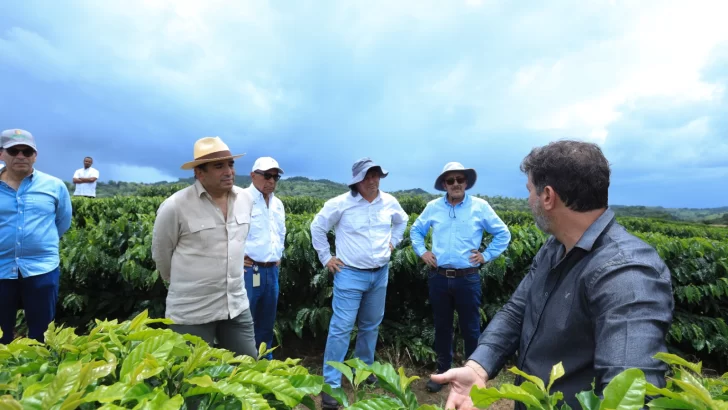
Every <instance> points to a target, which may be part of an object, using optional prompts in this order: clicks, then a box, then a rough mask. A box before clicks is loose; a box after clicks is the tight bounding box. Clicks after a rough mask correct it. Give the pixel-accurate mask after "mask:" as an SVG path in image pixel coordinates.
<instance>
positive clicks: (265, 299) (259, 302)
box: [245, 266, 279, 360]
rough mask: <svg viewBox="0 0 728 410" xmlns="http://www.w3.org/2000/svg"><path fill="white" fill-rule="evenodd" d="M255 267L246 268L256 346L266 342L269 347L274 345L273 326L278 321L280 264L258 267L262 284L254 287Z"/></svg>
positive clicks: (271, 356)
mask: <svg viewBox="0 0 728 410" xmlns="http://www.w3.org/2000/svg"><path fill="white" fill-rule="evenodd" d="M254 273H255V272H254V271H253V268H252V267H250V268H245V291H246V292H247V293H248V300H249V301H250V313H251V314H252V315H253V324H254V329H255V348H256V349H259V348H260V344H261V343H262V342H265V345H266V346H267V348H268V349H270V348H271V347H273V326H274V325H275V322H276V310H277V309H278V291H279V288H278V266H271V267H269V268H263V267H258V274H259V275H260V286H256V287H253V274H254ZM265 358H266V359H268V360H272V359H273V354H272V353H268V355H267V356H265Z"/></svg>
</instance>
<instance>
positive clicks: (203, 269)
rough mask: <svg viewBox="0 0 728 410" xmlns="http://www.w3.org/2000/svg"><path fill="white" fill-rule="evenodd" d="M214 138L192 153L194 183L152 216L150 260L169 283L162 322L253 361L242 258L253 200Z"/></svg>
mask: <svg viewBox="0 0 728 410" xmlns="http://www.w3.org/2000/svg"><path fill="white" fill-rule="evenodd" d="M241 156H243V154H241V155H233V154H232V153H231V152H230V149H229V148H228V146H227V145H226V144H225V143H224V142H223V141H222V140H221V139H220V138H219V137H204V138H201V139H199V140H197V142H195V146H194V157H193V158H194V159H193V160H192V161H190V162H186V163H185V164H183V165H182V169H194V172H195V183H194V184H193V185H191V186H189V187H187V188H184V189H182V190H180V191H178V192H176V193H174V194H173V195H172V196H170V197H169V198H167V199H166V200H165V201H164V202H163V203H162V204H161V205H160V206H159V210H158V211H157V219H156V220H155V221H154V232H153V236H152V258H153V259H154V261H155V262H156V264H157V270H158V271H159V274H160V275H161V276H162V279H164V280H166V281H169V291H168V292H167V309H166V317H168V318H170V319H172V320H174V322H175V324H174V325H172V326H171V328H172V330H174V331H176V332H179V333H189V334H193V335H196V336H199V337H201V338H202V339H204V340H205V341H206V342H207V343H209V344H210V345H212V343H213V342H214V340H215V339H217V341H218V343H219V345H220V347H222V348H225V349H228V350H230V351H232V352H234V353H235V354H238V355H247V356H251V357H253V358H257V350H256V348H255V335H254V333H253V318H252V316H251V314H250V308H249V302H248V297H247V295H246V292H245V284H244V283H243V276H242V274H241V272H242V271H243V251H244V249H245V240H246V238H247V236H248V230H249V227H250V214H251V210H252V209H253V199H252V197H251V196H250V194H249V193H248V192H246V191H245V190H244V189H242V188H240V187H237V186H235V159H236V158H239V157H241Z"/></svg>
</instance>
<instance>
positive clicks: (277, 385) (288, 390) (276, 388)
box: [232, 370, 303, 407]
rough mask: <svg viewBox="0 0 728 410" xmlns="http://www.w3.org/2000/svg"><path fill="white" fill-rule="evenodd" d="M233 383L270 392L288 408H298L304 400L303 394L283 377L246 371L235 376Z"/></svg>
mask: <svg viewBox="0 0 728 410" xmlns="http://www.w3.org/2000/svg"><path fill="white" fill-rule="evenodd" d="M232 381H234V382H237V383H241V384H243V385H245V384H248V385H253V386H256V387H259V388H261V389H263V390H264V391H269V392H271V393H273V395H274V396H275V397H276V399H278V400H280V401H282V402H283V403H284V404H285V405H286V406H288V407H296V405H297V404H298V403H300V402H301V399H302V398H303V394H302V393H301V392H299V391H298V390H296V389H295V388H294V387H293V386H292V385H291V382H289V381H288V379H286V378H283V377H277V376H273V375H269V374H265V373H258V372H256V371H253V370H246V371H243V372H240V373H238V374H236V375H235V376H233V377H232Z"/></svg>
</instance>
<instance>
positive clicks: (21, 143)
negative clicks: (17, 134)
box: [0, 141, 38, 152]
mask: <svg viewBox="0 0 728 410" xmlns="http://www.w3.org/2000/svg"><path fill="white" fill-rule="evenodd" d="M16 145H25V146H26V147H30V148H33V150H34V151H35V152H38V148H36V147H35V145H32V144H28V141H13V142H10V143H8V144H5V146H3V147H0V148H2V149H8V148H12V147H14V146H16Z"/></svg>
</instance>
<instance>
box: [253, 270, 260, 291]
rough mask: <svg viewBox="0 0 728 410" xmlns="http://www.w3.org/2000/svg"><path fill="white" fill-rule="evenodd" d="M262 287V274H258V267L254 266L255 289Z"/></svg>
mask: <svg viewBox="0 0 728 410" xmlns="http://www.w3.org/2000/svg"><path fill="white" fill-rule="evenodd" d="M259 286H260V273H259V272H258V265H253V287H254V288H257V287H259Z"/></svg>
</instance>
